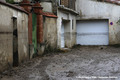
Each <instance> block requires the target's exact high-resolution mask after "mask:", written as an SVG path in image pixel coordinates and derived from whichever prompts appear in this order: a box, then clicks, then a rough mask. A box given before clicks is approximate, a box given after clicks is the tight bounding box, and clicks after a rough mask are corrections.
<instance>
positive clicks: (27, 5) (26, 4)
mask: <svg viewBox="0 0 120 80" xmlns="http://www.w3.org/2000/svg"><path fill="white" fill-rule="evenodd" d="M20 6H21V7H23V8H24V9H25V10H26V11H27V12H28V13H29V15H28V38H29V44H32V13H31V9H32V5H31V4H30V2H29V1H27V0H23V1H22V2H21V3H20Z"/></svg>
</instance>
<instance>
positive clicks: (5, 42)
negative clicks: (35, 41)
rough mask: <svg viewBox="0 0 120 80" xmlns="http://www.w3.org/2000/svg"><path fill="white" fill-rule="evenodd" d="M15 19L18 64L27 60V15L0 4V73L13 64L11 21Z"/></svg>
mask: <svg viewBox="0 0 120 80" xmlns="http://www.w3.org/2000/svg"><path fill="white" fill-rule="evenodd" d="M12 17H16V18H17V30H18V56H19V62H22V61H24V60H26V59H28V15H27V14H26V13H23V12H20V11H18V10H14V9H12V8H10V7H8V6H5V5H2V4H0V71H2V70H4V69H6V68H8V67H10V66H12V64H13V19H12Z"/></svg>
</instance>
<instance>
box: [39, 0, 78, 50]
mask: <svg viewBox="0 0 120 80" xmlns="http://www.w3.org/2000/svg"><path fill="white" fill-rule="evenodd" d="M41 5H42V6H43V7H44V9H43V10H44V11H46V12H52V13H54V14H56V15H57V17H58V18H57V26H56V27H57V48H70V47H72V46H73V45H75V44H76V35H75V33H76V15H77V12H76V11H75V0H71V1H70V0H47V1H41ZM46 5H47V6H46Z"/></svg>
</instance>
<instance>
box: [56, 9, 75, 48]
mask: <svg viewBox="0 0 120 80" xmlns="http://www.w3.org/2000/svg"><path fill="white" fill-rule="evenodd" d="M57 16H58V19H57V35H58V47H59V48H60V47H61V26H62V21H64V20H66V21H69V26H65V27H67V28H68V27H69V30H68V29H67V30H66V31H65V32H67V33H68V34H69V36H67V37H68V38H66V37H65V42H66V46H67V47H68V48H69V47H72V46H73V45H75V43H76V36H75V35H74V33H75V31H76V27H75V26H76V16H75V15H74V14H71V13H68V12H67V13H65V12H63V11H61V10H58V11H57ZM72 20H73V22H74V24H73V27H74V28H73V29H72ZM67 25H68V24H67Z"/></svg>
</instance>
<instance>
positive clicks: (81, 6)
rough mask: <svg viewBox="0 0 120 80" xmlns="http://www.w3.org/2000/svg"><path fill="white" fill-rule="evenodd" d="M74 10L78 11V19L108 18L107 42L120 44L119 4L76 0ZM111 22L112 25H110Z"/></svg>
mask: <svg viewBox="0 0 120 80" xmlns="http://www.w3.org/2000/svg"><path fill="white" fill-rule="evenodd" d="M76 10H77V11H78V12H79V14H80V15H79V16H78V17H77V19H78V20H82V19H84V20H85V19H86V20H90V19H108V20H109V40H110V41H109V42H110V44H120V24H118V23H117V22H118V20H120V6H118V5H115V4H111V3H106V2H97V1H93V0H76ZM110 22H113V25H110Z"/></svg>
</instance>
